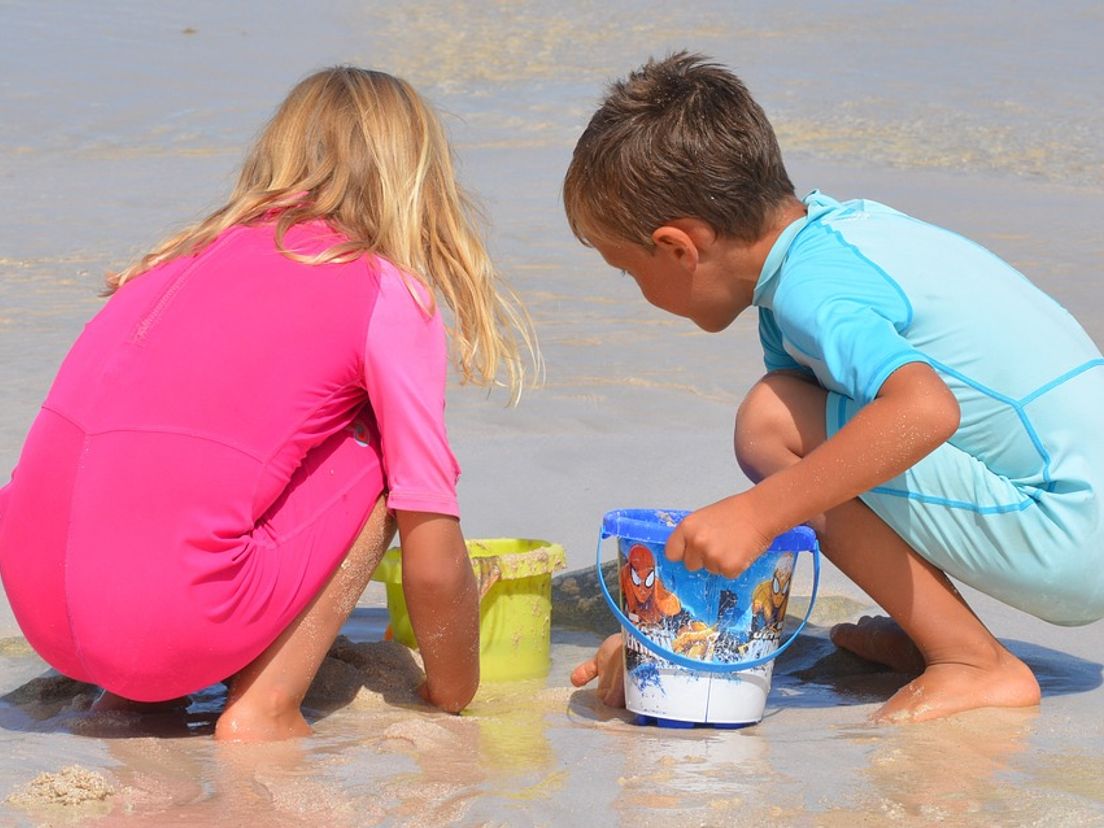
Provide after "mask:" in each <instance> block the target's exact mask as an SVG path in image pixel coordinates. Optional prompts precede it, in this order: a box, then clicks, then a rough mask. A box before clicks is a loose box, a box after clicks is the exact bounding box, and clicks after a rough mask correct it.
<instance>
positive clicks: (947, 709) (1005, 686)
mask: <svg viewBox="0 0 1104 828" xmlns="http://www.w3.org/2000/svg"><path fill="white" fill-rule="evenodd" d="M1040 695H1041V694H1040V691H1039V683H1038V681H1036V680H1035V675H1034V673H1032V672H1031V668H1030V667H1028V666H1027V665H1026V664H1024V663H1023V662H1022V661H1020V660H1019V659H1018V658H1016V657H1015V656H1014V655H1012V654H1011V653H1010V652H1008V651H1007V650H1004V649H1002V650H1001V651H1000V653H999V654H998V656H997V658H996V661H995V663H993V664H990V665H985V666H975V665H972V664H963V663H934V664H930V665H928V668H927V669H926V670H924V672H923V674H921V675H920V676H919V677H918V678H916V679H913V680H912V681H910V682H909V683H908V684H906V685H905V686H904V687H902V688H901V689H900V690H898V691H897V692H896V693H894V694H893V696H892V697H890V699H889V701H887V702H886V703H885V704H884V705H883V706H882V708H881V709H880V710H879V711H878V712H877V713H875V714H874V717H873V718H874V720H875V721H878V722H888V723H903V722H921V721H926V720H928V719H939V718H942V717H944V716H951V715H953V714H955V713H962V712H964V711H966V710H974V709H976V708H979V707H1031V706H1033V705H1037V704H1038V703H1039V698H1040Z"/></svg>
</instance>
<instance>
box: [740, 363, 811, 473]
mask: <svg viewBox="0 0 1104 828" xmlns="http://www.w3.org/2000/svg"><path fill="white" fill-rule="evenodd" d="M813 389H816V391H818V392H819V393H820V394H823V391H822V390H820V389H817V388H816V386H811V385H810V384H809V383H808V382H806V381H805V380H801V379H798V378H796V377H791V376H787V375H785V374H770V375H768V376H765V377H763V378H762V379H761V380H759V382H757V383H755V385H754V386H752V388H751V390H750V391H749V392H748V393H747V396H746V397H744V401H743V402H742V403H741V404H740V408H739V410H738V411H737V412H736V433H735V436H734V439H733V448H734V449H735V452H736V462H737V463H739V465H740V468H741V469H742V470H743V472H744V474H746V475H747V476H748V477H749V478H750V479H751V480H752V482H758V481H759V480H762V479H763V478H764V477H767V476H768V475H771V474H774V473H775V472H776V471H779V470H781V469H783V468H785V467H786V466H789V465H792V464H793V463H795V462H797V461H798V460H800V459H801V458H802V457H803V456H804V455H805V453H807V449H808V444H809V442H810V439H809V435H805V434H802V428H803V426H802V422H801V420H802V419H804V417H803V416H801V415H800V414H799V411H798V409H799V408H800V407H801V406H802V405H803V404H804V403H805V400H804V397H806V396H808V394H809V391H810V390H813ZM821 411H823V406H821ZM806 430H808V429H807V427H806Z"/></svg>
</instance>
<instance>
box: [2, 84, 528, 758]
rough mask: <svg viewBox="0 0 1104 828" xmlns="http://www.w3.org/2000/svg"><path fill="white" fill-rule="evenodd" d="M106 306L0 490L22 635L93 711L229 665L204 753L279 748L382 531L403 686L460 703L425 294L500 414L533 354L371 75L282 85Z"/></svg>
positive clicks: (362, 582) (176, 692) (474, 615)
mask: <svg viewBox="0 0 1104 828" xmlns="http://www.w3.org/2000/svg"><path fill="white" fill-rule="evenodd" d="M108 290H109V293H110V294H111V298H110V300H109V301H108V302H107V304H106V305H105V307H104V308H103V310H102V311H101V312H100V313H99V314H98V315H97V316H96V317H95V318H94V319H93V320H92V321H91V322H90V323H89V324H88V325H87V327H86V328H85V330H84V332H83V333H82V335H81V336H80V338H79V339H78V340H77V342H76V344H75V345H74V346H73V348H72V350H71V351H70V353H69V354H68V356H67V357H66V359H65V361H64V363H63V364H62V366H61V369H60V372H59V374H58V376H57V378H56V379H55V381H54V384H53V387H52V388H51V390H50V393H49V395H48V396H47V399H46V402H45V403H44V405H43V406H42V410H41V412H40V413H39V415H38V417H37V419H36V420H35V422H34V424H33V426H32V427H31V431H30V434H29V435H28V437H27V441H26V444H25V446H24V448H23V452H22V455H21V457H20V460H19V463H18V466H17V468H16V471H15V472H14V473H13V476H12V482H11V483H10V484H9V485H8V486H7V487H6V488H4V489H3V490H0V575H2V576H3V582H4V587H5V589H6V591H7V594H8V598H9V600H10V602H11V606H12V610H13V612H14V614H15V617H16V619H17V620H18V621H19V624H20V626H21V627H22V629H23V631H24V633H25V634H26V636H27V639H28V641H29V642H30V643H31V644H32V646H33V647H34V648H35V649H36V650H37V651H38V652H39V654H41V655H42V657H43V658H45V659H46V660H47V661H48V662H49V663H50V664H51V665H53V666H54V667H55V668H56V669H57V670H58V671H60V672H61V673H64V674H65V675H67V676H71V677H73V678H75V679H79V680H82V681H86V682H90V683H94V684H97V685H99V686H101V687H103V688H105V695H104V698H103V699H101V704H102V705H103V706H111V705H112V704H113V703H114V702H118V700H119V699H125V700H133V701H138V702H158V701H163V700H169V699H173V698H175V697H179V696H182V695H185V694H188V693H190V692H193V691H195V690H197V689H200V688H202V687H205V686H207V685H210V684H212V683H214V682H216V681H219V680H222V679H225V678H227V677H228V676H229V677H232V678H231V679H230V682H229V695H228V699H227V704H226V708H225V710H224V711H223V713H222V715H221V716H220V718H219V720H218V723H217V725H216V728H215V736H216V738H219V739H235V740H263V739H280V738H287V737H293V736H300V735H305V734H307V733H309V732H310V729H309V727H308V725H307V723H306V721H305V720H304V719H303V716H302V714H301V712H300V710H299V705H300V702H301V700H302V699H303V696H304V695H305V693H306V691H307V688H308V686H309V684H310V682H311V680H312V679H313V677H314V675H315V673H316V671H317V669H318V667H319V665H320V664H321V661H322V658H323V657H324V656H325V653H326V651H327V650H328V648H329V646H330V644H331V643H332V642H333V640H334V638H335V637H336V635H337V633H338V630H339V628H340V627H341V625H342V623H343V622H344V621H345V619H346V617H347V615H348V613H349V612H350V611H351V609H352V607H353V606H354V604H355V603H356V600H357V597H358V596H359V595H360V594H361V592H362V591H363V590H364V587H365V586H366V584H367V581H368V579H369V577H370V576H371V573H372V570H373V569H374V568H375V566H376V564H377V562H378V561H379V558H380V556H381V555H382V553H383V551H384V550H385V549H386V548H387V546H388V544H389V543H390V541H391V538H392V536H393V533H394V530H395V524H396V523H397V527H398V531H399V535H400V538H401V542H402V547H403V588H404V590H405V593H406V600H407V603H408V605H409V610H410V618H411V622H412V623H413V625H414V630H415V633H416V635H417V638H418V642H419V645H420V649H421V652H422V656H423V659H424V663H425V672H426V683H425V685H424V686H423V688H422V694H423V696H424V697H425V698H426V699H427V700H428V701H430V702H431V703H433V704H435V705H437V706H439V707H441V708H442V709H445V710H448V711H452V712H456V711H459V710H460V709H461V708H463V707H464V706H465V705H466V704H467V703H468V702H469V701H470V700H471V698H472V696H473V695H474V693H475V690H476V687H477V685H478V681H479V662H478V634H479V633H478V598H477V591H476V585H475V583H474V578H473V574H472V569H471V566H470V564H469V562H468V556H467V552H466V549H465V546H464V541H463V538H462V536H461V532H460V526H459V522H458V514H459V512H458V509H457V500H456V488H455V486H456V480H457V477H458V473H459V470H458V467H457V464H456V461H455V459H454V458H453V455H452V452H451V450H450V448H449V443H448V438H447V435H446V431H445V424H444V395H445V379H446V370H447V348H446V338H445V329H444V326H443V322H442V319H441V315H440V313H439V312H438V310H437V309H436V305H435V301H434V295H435V294H436V295H438V296H440V297H441V298H442V299H443V300H444V302H445V304H447V305H448V307H449V309H450V310H451V311H452V313H453V316H454V323H455V324H454V326H453V330H452V333H453V336H454V339H455V345H456V355H457V359H456V362H457V366H458V368H459V372H460V374H461V376H462V377H463V378H464V380H465V381H467V380H471V381H475V382H477V383H480V384H490V383H493V382H494V381H495V377H496V376H497V374H498V371H499V368H500V367H503V366H504V367H505V369H506V371H507V374H508V377H509V382H510V385H511V387H512V389H513V391H514V399H515V400H516V397H517V393H518V391H519V389H520V387H521V382H522V380H523V378H524V377H523V374H524V371H523V366H522V364H521V361H520V359H519V352H518V342H519V340H520V341H521V342H523V343H524V344H525V346H527V347H528V350H529V354H530V355H531V356H534V357H535V351H534V348H533V340H532V338H531V335H530V326H529V322H528V317H527V316H526V314H525V313H524V311H523V310H522V309H521V308H520V306H518V305H517V304H516V302H515V301H514V299H513V295H512V294H511V293H509V292H508V291H506V290H505V288H499V287H496V279H495V277H494V273H493V271H492V268H491V265H490V262H489V261H488V258H487V253H486V251H485V249H484V246H483V244H482V242H481V241H480V239H479V237H478V236H477V235H476V232H475V231H474V229H473V221H472V218H471V210H470V208H469V203H468V201H467V200H466V198H465V196H464V195H463V194H462V193H461V192H460V190H459V189H458V187H457V185H456V182H455V181H454V177H453V171H452V165H451V160H450V156H449V149H448V145H447V143H446V140H445V137H444V134H443V131H442V129H441V126H440V124H439V123H438V121H437V119H436V117H435V115H434V114H433V113H432V112H431V110H430V109H429V107H428V106H427V105H426V104H425V102H423V101H422V100H421V98H420V97H419V96H418V94H417V93H416V92H415V91H414V90H413V89H412V88H411V87H410V86H409V85H408V84H406V83H405V82H403V81H402V80H399V79H397V78H394V77H391V76H390V75H387V74H384V73H382V72H375V71H368V70H363V69H357V68H351V67H337V68H332V69H327V70H324V71H321V72H318V73H317V74H314V75H312V76H310V77H308V78H307V79H306V80H304V81H302V82H301V83H300V84H299V85H298V86H296V87H295V88H294V89H293V90H292V92H291V94H290V95H289V96H288V98H287V100H285V101H284V103H283V104H282V105H281V106H280V108H279V110H278V111H277V113H276V115H275V116H274V117H273V119H272V120H271V121H270V122H269V124H268V125H267V127H266V128H265V129H264V131H263V132H262V133H261V135H260V137H259V139H258V140H257V142H256V144H255V146H254V147H253V149H252V151H251V152H250V153H249V155H248V157H247V159H246V161H245V164H244V166H243V168H242V171H241V174H240V178H239V180H238V184H237V187H236V188H235V190H234V191H233V193H232V195H231V196H230V199H229V201H228V202H227V203H226V205H225V206H223V207H222V208H221V209H219V210H217V211H215V212H214V213H213V214H211V215H210V216H208V217H207V218H206V219H204V220H203V221H201V222H200V223H199V224H197V225H195V226H193V227H191V228H189V229H187V230H185V231H184V232H182V233H180V234H178V235H176V236H174V237H172V238H170V239H169V240H167V241H165V242H164V243H162V244H161V245H160V246H158V247H157V248H155V249H154V250H153V251H152V252H151V253H149V254H148V255H146V256H145V257H144V258H143V259H142V260H141V261H139V262H138V263H137V264H135V265H132V266H131V267H129V268H127V269H126V270H124V271H123V272H122V273H119V274H117V275H115V276H113V277H111V278H110V279H109V285H108ZM392 514H393V516H394V517H393V518H392V517H391V516H392Z"/></svg>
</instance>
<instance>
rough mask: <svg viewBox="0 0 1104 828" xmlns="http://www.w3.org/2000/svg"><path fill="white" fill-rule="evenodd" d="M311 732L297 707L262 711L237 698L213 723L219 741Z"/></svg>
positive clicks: (272, 739)
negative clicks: (237, 700)
mask: <svg viewBox="0 0 1104 828" xmlns="http://www.w3.org/2000/svg"><path fill="white" fill-rule="evenodd" d="M310 734H311V728H310V725H309V724H307V720H306V719H304V718H303V714H302V713H301V712H300V711H299V708H298V707H292V708H284V709H278V710H276V709H274V710H271V711H264V712H262V711H259V710H257V709H255V708H253V707H251V706H250V705H248V704H243V703H242V702H240V701H239V702H237V703H234V704H230V705H227V707H226V709H225V710H224V711H223V712H222V715H221V716H219V718H218V721H217V722H216V723H215V739H216V741H220V742H276V741H280V740H281V739H297V738H299V737H301V736H310Z"/></svg>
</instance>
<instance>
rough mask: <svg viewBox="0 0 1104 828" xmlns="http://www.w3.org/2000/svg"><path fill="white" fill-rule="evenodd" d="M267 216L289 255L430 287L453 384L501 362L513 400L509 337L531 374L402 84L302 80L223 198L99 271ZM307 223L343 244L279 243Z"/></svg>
mask: <svg viewBox="0 0 1104 828" xmlns="http://www.w3.org/2000/svg"><path fill="white" fill-rule="evenodd" d="M273 215H274V216H275V221H276V229H275V233H276V244H277V247H278V248H279V249H280V252H281V253H283V254H284V255H285V256H288V257H289V258H291V259H295V260H296V261H302V262H304V263H307V264H322V263H326V262H349V261H353V260H355V259H357V258H358V257H360V256H362V255H365V254H374V255H379V256H382V257H384V258H386V259H388V260H389V261H391V262H392V263H394V264H395V265H396V266H398V267H399V268H400V269H401V270H403V271H405V272H406V273H409V274H410V275H411V276H413V277H414V278H415V279H417V280H418V281H419V282H420V283H421V284H422V285H424V286H425V287H426V288H428V290H429V293H430V295H431V296H433V295H435V294H439V295H440V296H441V297H442V298H443V299H444V301H445V303H446V304H447V305H448V307H449V308H450V309H451V311H452V313H453V317H454V324H453V326H452V330H451V332H452V335H453V341H454V352H455V359H456V365H457V368H458V369H459V372H460V375H461V378H462V380H463V381H464V382H475V383H476V384H478V385H494V384H499V383H497V381H496V378H497V376H498V372H499V369H500V367H501V366H503V365H504V366H505V369H506V373H507V375H508V382H507V383H501V384H506V385H508V386H509V387H510V389H511V401H512V402H516V401H517V400H518V399H519V397H520V394H521V388H522V385H523V383H524V380H525V375H526V370H525V368H526V363H525V362H523V360H522V358H521V353H520V349H519V345H524V347H525V349H526V351H527V352H528V356H529V359H530V361H531V363H532V365H533V367H534V369H535V372H536V373H537V374H539V372H540V370H541V358H540V352H539V350H538V348H537V345H536V338H535V335H534V333H533V329H532V322H531V320H530V318H529V315H528V313H527V312H526V311H525V309H524V307H523V306H522V304H521V302H520V300H519V299H518V297H517V295H516V294H515V293H514V292H513V291H512V290H510V289H509V288H508V287H506V286H505V285H503V284H501V283H500V281H499V279H498V277H497V275H496V273H495V270H494V268H493V266H492V264H491V261H490V258H489V256H488V254H487V250H486V247H485V246H484V243H483V241H482V239H481V238H480V235H479V233H478V232H477V231H476V227H475V225H476V219H477V213H476V210H475V208H474V206H473V204H472V203H471V201H470V200H469V199H468V197H467V196H466V195H465V194H464V192H463V191H462V190H461V189H460V188H459V187H458V186H457V183H456V179H455V174H454V171H453V164H452V157H451V152H450V149H449V146H448V142H447V140H446V138H445V133H444V130H443V128H442V127H441V124H440V121H439V120H438V118H437V116H436V114H435V113H434V112H433V110H432V109H431V108H430V107H429V105H428V104H426V102H425V101H423V100H422V98H421V97H420V96H419V95H418V93H417V92H416V91H415V90H414V89H413V87H411V86H410V85H409V84H408V83H406V82H405V81H403V80H401V79H399V78H396V77H393V76H391V75H388V74H386V73H384V72H377V71H372V70H368V69H359V68H356V67H351V66H337V67H332V68H329V69H324V70H322V71H320V72H317V73H315V74H313V75H311V76H309V77H307V78H306V79H304V80H302V81H301V82H300V83H299V84H298V85H296V86H295V88H294V89H292V90H291V92H290V93H289V94H288V97H287V99H286V100H285V101H284V102H283V103H282V104H281V105H280V108H279V109H278V110H277V112H276V114H275V115H274V116H273V117H272V119H271V120H270V121H269V122H268V124H267V125H266V126H265V128H264V130H263V131H262V132H261V134H260V137H259V138H258V139H257V140H256V142H255V143H254V145H253V147H252V149H251V150H250V152H249V154H248V156H247V157H246V160H245V163H244V164H243V165H242V170H241V174H240V176H239V178H238V183H237V186H236V187H235V188H234V190H233V192H232V193H231V195H230V198H229V200H228V201H227V203H226V204H225V206H223V207H221V208H220V209H218V210H216V211H215V212H213V213H212V214H211V215H209V216H207V218H205V219H203V220H202V221H200V222H198V223H197V224H194V225H192V226H191V227H188V228H186V229H185V230H183V231H181V232H180V233H178V234H176V235H174V236H172V237H170V238H168V239H166V240H165V241H163V242H162V243H161V244H160V245H158V246H157V247H155V248H154V249H153V250H152V251H150V252H149V253H147V254H146V255H145V256H143V257H142V258H141V259H140V260H139V261H138V262H136V263H135V264H132V265H131V266H130V267H128V268H126V269H125V270H123V271H121V272H120V273H118V274H114V275H112V276H109V277H108V293H113V292H114V291H116V290H118V289H119V288H120V287H122V285H124V284H125V283H126V282H128V281H129V280H131V279H133V278H134V277H136V276H139V275H140V274H142V273H144V272H145V271H147V270H149V269H150V268H152V267H155V266H157V265H159V264H161V263H162V262H165V261H168V260H170V259H173V258H176V257H178V256H187V255H191V254H194V253H197V252H199V251H200V250H202V249H203V248H204V247H206V246H207V245H208V244H210V243H211V242H212V241H214V239H215V238H216V237H217V236H218V235H219V234H220V233H222V232H223V231H225V230H226V229H228V228H230V227H232V226H234V225H237V224H249V223H255V222H258V221H260V220H262V219H264V218H266V217H270V216H273ZM316 219H323V220H325V221H327V222H328V223H329V224H330V225H331V226H332V227H333V228H334V229H335V230H337V231H338V232H340V233H341V234H342V235H343V236H344V238H345V240H344V241H342V242H340V243H338V244H335V245H333V246H331V247H329V248H327V249H326V250H324V251H322V252H321V253H319V254H317V255H314V256H309V257H306V256H302V255H300V254H297V253H295V252H294V251H292V250H289V249H287V248H286V247H285V246H284V237H285V235H286V233H287V231H288V230H289V229H291V228H292V227H293V226H295V225H296V224H299V223H301V222H305V221H311V220H316ZM408 287H409V288H411V293H412V294H413V295H414V298H415V299H416V300H418V293H417V291H415V290H413V286H410V285H408ZM419 302H420V300H419ZM427 310H430V308H427Z"/></svg>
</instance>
